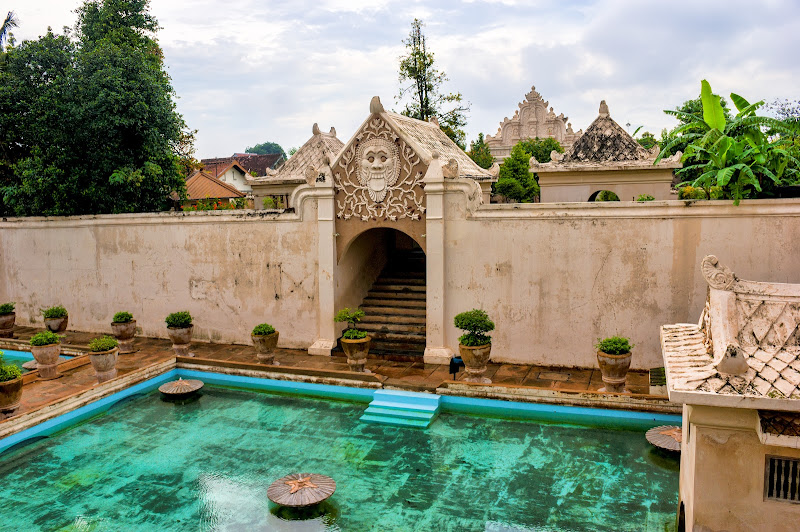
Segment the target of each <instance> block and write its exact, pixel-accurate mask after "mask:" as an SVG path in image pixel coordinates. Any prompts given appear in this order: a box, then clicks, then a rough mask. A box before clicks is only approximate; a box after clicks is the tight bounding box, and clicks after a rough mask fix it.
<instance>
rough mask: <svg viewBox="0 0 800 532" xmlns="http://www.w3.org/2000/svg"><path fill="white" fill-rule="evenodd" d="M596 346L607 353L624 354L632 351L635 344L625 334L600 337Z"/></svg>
mask: <svg viewBox="0 0 800 532" xmlns="http://www.w3.org/2000/svg"><path fill="white" fill-rule="evenodd" d="M594 347H595V349H597V350H598V351H602V352H603V353H606V354H607V355H624V354H626V353H630V352H631V349H633V344H632V343H630V340H628V339H627V338H625V337H623V336H611V337H609V338H604V339H602V340H601V339H599V338H598V339H597V343H596V344H595V346H594Z"/></svg>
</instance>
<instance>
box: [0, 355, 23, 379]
mask: <svg viewBox="0 0 800 532" xmlns="http://www.w3.org/2000/svg"><path fill="white" fill-rule="evenodd" d="M21 376H22V370H21V369H19V368H18V367H17V366H15V365H14V364H7V363H6V361H5V360H4V359H3V352H2V351H0V382H8V381H13V380H14V379H17V378H19V377H21Z"/></svg>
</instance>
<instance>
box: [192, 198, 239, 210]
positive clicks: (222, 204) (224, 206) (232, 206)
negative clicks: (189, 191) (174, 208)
mask: <svg viewBox="0 0 800 532" xmlns="http://www.w3.org/2000/svg"><path fill="white" fill-rule="evenodd" d="M246 202H247V198H234V199H233V203H231V202H230V201H228V200H212V199H204V200H198V201H197V203H195V204H194V205H184V206H183V207H181V210H184V211H232V210H236V209H244V208H245V204H246Z"/></svg>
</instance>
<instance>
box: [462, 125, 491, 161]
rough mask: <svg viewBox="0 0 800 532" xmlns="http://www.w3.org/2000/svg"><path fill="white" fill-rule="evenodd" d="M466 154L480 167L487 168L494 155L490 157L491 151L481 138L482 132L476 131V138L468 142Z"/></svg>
mask: <svg viewBox="0 0 800 532" xmlns="http://www.w3.org/2000/svg"><path fill="white" fill-rule="evenodd" d="M467 155H469V157H470V159H472V160H473V161H475V164H477V165H478V166H480V167H481V168H489V167H490V166H492V164H494V157H492V152H491V151H489V146H488V145H487V144H486V142H485V141H484V139H483V133H478V140H473V141H472V142H471V143H470V145H469V151H468V152H467Z"/></svg>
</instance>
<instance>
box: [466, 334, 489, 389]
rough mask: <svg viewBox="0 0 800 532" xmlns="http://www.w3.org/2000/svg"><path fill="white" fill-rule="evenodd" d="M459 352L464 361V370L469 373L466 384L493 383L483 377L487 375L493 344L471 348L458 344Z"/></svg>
mask: <svg viewBox="0 0 800 532" xmlns="http://www.w3.org/2000/svg"><path fill="white" fill-rule="evenodd" d="M458 352H459V353H460V354H461V359H462V360H463V361H464V370H465V371H466V372H467V375H466V377H464V380H465V381H466V382H479V383H481V384H490V383H491V382H492V381H491V379H488V378H486V377H484V376H483V374H484V373H486V364H487V363H488V362H489V355H491V353H492V344H486V345H476V346H469V345H464V344H458Z"/></svg>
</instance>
